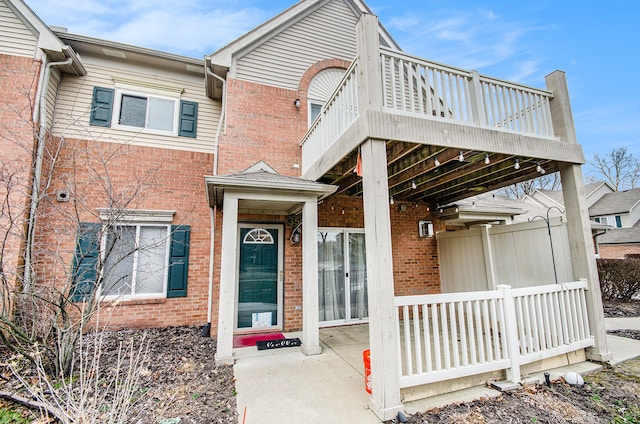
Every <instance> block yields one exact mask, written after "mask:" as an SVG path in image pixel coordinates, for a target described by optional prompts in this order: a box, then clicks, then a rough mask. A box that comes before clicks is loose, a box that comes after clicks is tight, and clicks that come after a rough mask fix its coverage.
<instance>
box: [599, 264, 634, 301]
mask: <svg viewBox="0 0 640 424" xmlns="http://www.w3.org/2000/svg"><path fill="white" fill-rule="evenodd" d="M597 262H598V273H599V274H600V289H601V291H602V299H603V300H631V299H632V298H633V296H634V295H635V294H636V293H638V291H640V260H639V259H598V261H597Z"/></svg>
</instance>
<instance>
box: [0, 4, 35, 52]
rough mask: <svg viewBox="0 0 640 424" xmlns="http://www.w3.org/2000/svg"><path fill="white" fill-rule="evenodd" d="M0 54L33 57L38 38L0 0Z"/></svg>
mask: <svg viewBox="0 0 640 424" xmlns="http://www.w3.org/2000/svg"><path fill="white" fill-rule="evenodd" d="M0 28H2V31H0V54H6V55H13V56H25V57H34V56H35V51H36V46H37V45H38V37H37V36H36V35H35V34H34V33H33V31H32V30H31V28H29V27H28V26H27V25H25V23H24V22H22V21H21V20H20V19H19V18H18V17H17V16H16V14H15V13H14V12H13V10H12V9H11V8H10V7H9V6H8V5H7V3H6V2H4V1H3V0H0Z"/></svg>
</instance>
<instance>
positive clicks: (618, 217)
mask: <svg viewBox="0 0 640 424" xmlns="http://www.w3.org/2000/svg"><path fill="white" fill-rule="evenodd" d="M616 227H618V228H621V227H622V217H620V215H616Z"/></svg>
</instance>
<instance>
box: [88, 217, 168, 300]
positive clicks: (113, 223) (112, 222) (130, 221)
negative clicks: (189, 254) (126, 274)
mask: <svg viewBox="0 0 640 424" xmlns="http://www.w3.org/2000/svg"><path fill="white" fill-rule="evenodd" d="M97 210H98V213H99V214H100V220H101V221H102V223H103V227H118V226H125V227H126V226H129V227H133V226H135V227H136V243H138V241H139V240H140V228H141V227H145V226H146V227H165V228H166V246H165V257H164V270H163V277H162V281H163V284H162V293H144V294H136V293H135V286H136V277H137V275H136V274H137V268H138V253H139V250H137V249H136V251H135V252H134V256H133V264H132V271H131V272H132V274H131V281H132V287H131V291H132V294H126V295H122V294H120V295H104V297H103V296H102V285H100V287H98V297H99V298H101V299H104V300H106V301H115V300H117V301H128V300H141V299H164V298H166V297H167V282H168V279H169V259H170V258H169V255H170V253H171V222H172V221H173V215H174V213H175V211H171V210H153V209H123V210H113V209H108V208H98V209H97ZM108 233H109V231H108V229H107V230H105V231H102V239H101V240H100V260H101V263H102V269H101V270H100V274H101V275H100V277H101V278H100V280H101V281H104V264H105V259H106V257H105V254H106V247H107V236H108Z"/></svg>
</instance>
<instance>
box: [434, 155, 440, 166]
mask: <svg viewBox="0 0 640 424" xmlns="http://www.w3.org/2000/svg"><path fill="white" fill-rule="evenodd" d="M433 163H434V165H435V166H436V167H438V166H440V161H439V160H438V156H436V158H435V159H434V160H433Z"/></svg>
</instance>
